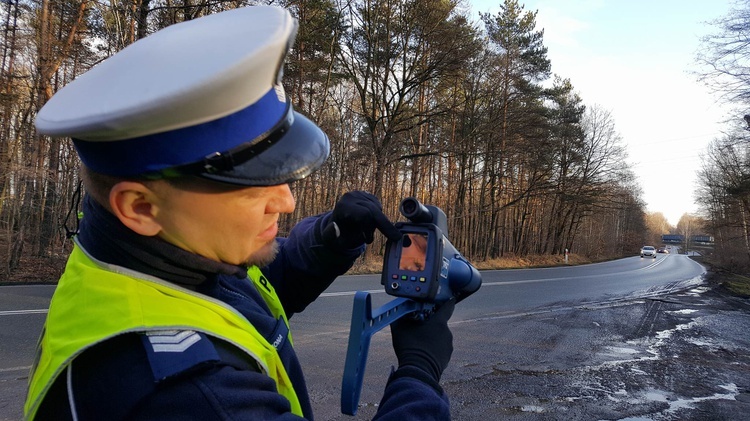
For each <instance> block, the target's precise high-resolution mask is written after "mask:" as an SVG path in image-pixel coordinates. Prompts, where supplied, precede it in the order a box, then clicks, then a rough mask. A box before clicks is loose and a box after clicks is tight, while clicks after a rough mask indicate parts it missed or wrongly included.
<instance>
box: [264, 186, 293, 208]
mask: <svg viewBox="0 0 750 421" xmlns="http://www.w3.org/2000/svg"><path fill="white" fill-rule="evenodd" d="M268 188H269V189H270V191H269V194H270V195H271V197H270V199H269V200H268V204H267V205H266V212H267V213H292V212H293V211H294V205H295V203H294V196H292V190H291V188H290V187H289V184H279V185H278V186H270V187H268Z"/></svg>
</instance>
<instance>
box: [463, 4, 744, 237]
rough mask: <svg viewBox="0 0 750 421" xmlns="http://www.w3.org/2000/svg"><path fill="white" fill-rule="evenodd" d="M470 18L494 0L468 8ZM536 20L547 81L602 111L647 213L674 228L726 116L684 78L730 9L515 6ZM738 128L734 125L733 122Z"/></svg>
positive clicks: (494, 8)
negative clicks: (564, 82) (562, 81)
mask: <svg viewBox="0 0 750 421" xmlns="http://www.w3.org/2000/svg"><path fill="white" fill-rule="evenodd" d="M468 2H469V4H470V7H471V10H472V12H473V13H474V14H475V15H476V14H478V13H479V12H482V13H487V12H489V13H491V14H493V15H495V14H497V13H498V12H499V11H500V7H499V5H500V4H502V2H503V0H469V1H468ZM519 4H522V5H524V10H526V11H537V12H538V13H537V19H536V23H537V29H544V45H545V46H546V47H547V48H548V53H547V57H548V58H549V60H550V62H551V64H552V72H553V73H554V74H557V75H559V76H561V77H563V78H567V79H570V81H571V83H572V84H573V87H574V88H575V90H576V91H577V93H578V94H579V95H580V96H581V98H582V100H583V102H584V104H586V105H587V106H593V105H597V106H598V107H601V108H603V109H605V110H608V111H609V112H610V114H611V116H612V118H613V119H614V122H615V127H616V130H617V131H618V133H619V134H620V136H621V137H622V141H623V144H624V145H625V147H626V150H627V153H628V159H627V161H628V163H629V164H630V166H631V168H632V169H633V172H634V173H635V174H636V176H637V177H638V180H639V184H640V186H641V189H642V191H643V194H642V196H641V198H642V199H643V200H644V202H645V203H646V210H647V211H648V212H661V213H662V214H664V216H665V217H666V218H667V220H668V221H669V223H670V224H672V225H677V222H678V221H679V219H680V217H681V216H682V215H683V214H684V213H699V210H700V209H699V207H698V206H697V205H696V204H695V203H694V196H695V194H694V192H695V189H696V183H697V182H698V177H697V174H696V173H697V171H698V170H699V169H700V166H701V158H700V157H701V155H702V154H703V153H705V151H706V148H707V146H708V145H709V143H710V142H711V140H713V139H715V138H719V137H722V136H723V135H722V132H723V131H727V128H728V123H726V121H727V119H728V118H730V117H732V118H734V116H733V115H732V113H731V112H730V110H729V107H728V106H726V105H725V104H722V103H721V102H719V101H718V95H715V94H713V93H711V91H710V90H709V89H707V88H705V87H704V86H703V85H702V84H701V83H700V82H698V81H697V76H696V75H695V74H694V73H693V72H695V71H697V70H699V67H698V65H697V64H696V60H695V58H696V55H697V53H698V51H699V48H700V39H701V37H703V36H705V35H708V34H711V33H715V32H716V31H717V28H716V27H715V26H712V25H711V24H710V23H709V21H711V20H714V19H717V18H721V17H723V16H726V15H727V14H728V12H729V10H730V9H731V8H732V7H731V6H732V4H733V1H732V0H525V1H524V0H519ZM736 117H737V118H739V119H741V118H742V116H741V115H738V116H736Z"/></svg>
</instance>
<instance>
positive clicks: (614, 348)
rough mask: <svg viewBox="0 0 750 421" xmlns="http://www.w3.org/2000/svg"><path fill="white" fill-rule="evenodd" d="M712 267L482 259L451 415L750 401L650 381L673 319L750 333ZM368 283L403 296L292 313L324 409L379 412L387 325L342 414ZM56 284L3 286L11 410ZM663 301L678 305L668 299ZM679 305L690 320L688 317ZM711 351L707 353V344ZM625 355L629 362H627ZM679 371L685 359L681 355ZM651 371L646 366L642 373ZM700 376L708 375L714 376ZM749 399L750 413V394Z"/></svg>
mask: <svg viewBox="0 0 750 421" xmlns="http://www.w3.org/2000/svg"><path fill="white" fill-rule="evenodd" d="M703 273H704V269H703V267H702V266H700V265H699V264H697V263H696V262H694V261H693V260H691V259H689V258H688V257H686V256H684V255H677V254H669V255H659V256H658V257H657V258H656V259H652V258H640V257H637V256H636V257H631V258H626V259H620V260H616V261H612V262H606V263H599V264H593V265H585V266H575V267H573V266H571V267H560V268H548V269H533V270H502V271H483V272H482V277H483V286H482V288H481V289H480V291H479V292H477V293H476V294H474V295H473V296H471V297H469V298H467V299H466V300H464V301H463V302H462V303H460V304H459V306H457V308H456V312H455V314H454V316H453V318H452V319H451V329H452V330H453V332H454V338H455V352H454V356H453V359H452V361H451V365H450V367H448V369H447V370H446V372H445V374H444V377H443V384H444V385H445V389H446V391H447V392H448V393H449V395H450V396H451V401H452V411H453V418H454V419H466V420H488V419H592V420H601V419H628V420H639V419H733V418H720V417H719V418H711V417H709V418H706V417H705V416H704V417H699V418H691V416H692V415H690V412H689V411H693V410H694V409H695V407H696V406H698V407H701V408H703V407H705V406H706V404H708V403H715V402H723V401H727V402H734V403H738V402H739V403H738V404H739V405H744V403H742V401H743V400H744V398H745V396H746V395H747V394H746V393H745V390H746V389H750V380H749V381H745V383H742V380H741V379H742V377H740V380H736V379H735V380H733V379H730V378H727V379H725V381H723V382H719V383H720V384H713V383H716V382H711V385H710V386H706V387H708V389H706V391H705V392H706V393H708V392H710V391H711V390H713V389H711V387H713V388H714V389H716V388H718V391H715V392H714V393H708V395H706V396H703V395H701V396H698V398H702V400H700V401H699V402H700V404H696V403H695V402H692V401H690V400H689V399H692V397H691V396H689V393H687V392H685V391H684V390H679V389H680V384H682V383H681V381H677V383H675V381H676V380H675V379H677V376H676V375H670V376H668V377H669V378H671V379H672V380H671V383H670V382H669V381H666V382H662V383H664V384H661V383H659V382H658V381H656V380H654V381H653V382H651V383H649V382H646V381H645V380H644V379H645V378H651V377H652V376H657V374H656V373H662V374H661V375H660V376H661V378H664V377H665V374H664V370H661V371H660V370H658V369H656V368H654V369H653V370H651V368H649V367H645V365H647V364H654V365H658V363H660V362H662V360H663V359H662V358H661V356H662V355H663V354H662V353H661V352H662V350H661V348H660V347H665V346H667V345H668V344H670V343H671V342H670V339H671V338H672V337H673V336H674V337H676V336H677V335H671V334H670V335H667V334H666V333H664V332H672V331H675V332H681V333H685V332H687V331H689V330H690V329H688V328H686V327H684V326H690V327H691V328H695V327H696V326H703V329H704V331H705V332H704V333H706V332H707V333H708V334H714V332H721V334H722V335H724V336H726V337H722V338H720V339H721V340H722V341H724V342H726V343H724V342H722V344H723V345H722V349H724V350H729V351H727V352H729V354H732V353H733V352H735V351H733V350H735V349H742V348H741V347H742V346H745V347H746V346H750V343H737V340H738V338H739V340H743V339H742V338H743V337H744V336H746V334H745V333H744V332H747V330H744V331H742V330H738V329H742V327H743V326H747V327H749V328H750V318H748V317H747V316H748V312H747V310H743V309H742V308H741V306H742V303H740V304H739V310H738V309H737V308H734V307H731V306H730V307H726V303H725V302H724V301H722V300H720V299H717V298H715V297H714V301H715V302H714V303H713V304H711V305H708V304H705V303H704V302H703V301H701V300H704V301H705V300H708V299H707V298H706V297H707V295H706V294H707V293H709V294H710V289H709V288H705V287H704V286H703V281H702V280H701V275H702V274H703ZM357 290H364V291H370V292H371V294H372V298H373V305H374V306H376V307H377V306H379V305H381V304H383V303H385V302H387V301H389V300H390V299H391V298H392V297H390V296H388V295H386V294H384V293H383V291H382V287H381V286H380V282H379V276H374V275H373V276H370V275H359V276H345V277H341V278H340V279H338V280H337V281H336V282H335V283H334V284H333V285H332V286H331V288H329V290H327V291H326V292H325V293H324V294H323V295H322V296H321V298H320V299H318V300H317V301H316V302H315V303H313V304H311V305H310V306H309V307H308V309H307V310H306V311H305V312H304V313H301V314H298V315H295V316H294V317H293V318H292V320H291V324H292V330H293V332H294V340H295V347H296V348H297V350H298V353H299V355H300V359H301V360H302V364H303V367H305V369H306V375H307V380H308V388H309V390H310V394H311V397H312V401H313V405H314V408H315V412H316V417H317V419H319V420H333V419H357V420H359V419H370V418H371V417H372V415H373V414H374V412H375V411H376V410H377V404H378V401H379V399H380V395H381V393H382V390H383V387H384V385H385V381H386V378H387V374H388V372H389V370H390V367H391V365H393V364H395V362H396V361H395V356H393V353H392V351H391V348H390V335H389V334H388V332H387V329H385V331H383V332H379V333H378V334H376V335H375V337H374V338H373V341H372V344H371V348H370V355H369V358H368V362H367V370H366V372H365V379H364V387H363V390H362V396H361V399H360V409H359V413H358V415H357V416H356V417H349V416H344V415H341V413H340V406H339V402H340V391H341V376H342V372H343V361H344V357H345V354H346V346H347V338H348V334H349V321H350V318H351V306H352V299H353V294H354V292H355V291H357ZM52 291H53V288H52V287H49V286H26V287H20V286H19V287H0V391H1V392H0V419H2V420H5V419H8V420H12V419H19V417H20V414H21V412H20V407H21V405H22V403H21V402H22V400H23V393H24V388H25V382H26V373H27V370H28V366H29V365H30V364H31V359H32V356H33V348H34V345H35V342H36V338H37V335H38V333H39V331H40V329H41V326H42V323H43V318H44V311H45V309H46V308H47V305H48V303H49V297H50V296H51V294H52ZM694 297H698V298H694ZM665 300H666V301H670V302H672V303H678V304H666V303H665ZM681 300H682V301H684V302H681ZM690 300H695V301H696V302H698V301H700V303H698V304H695V305H696V306H697V305H700V310H695V312H690V311H689V310H692V309H691V308H688V307H690V305H691V304H689V303H688V302H689V301H690ZM709 301H710V300H709ZM686 303H687V304H686ZM673 306H676V307H678V308H677V309H673V308H672V307H673ZM681 311H682V313H680V312H681ZM670 312H671V313H670ZM674 312H677V313H674ZM698 317H705V318H706V320H708V319H710V323H709V322H708V321H704V322H701V323H703V324H699V323H697V322H695V320H693V319H695V318H698ZM681 318H682V319H686V320H687V319H690V320H691V321H687V322H685V323H680V321H681V320H682V319H681ZM678 319H680V320H678ZM735 319H736V320H735ZM727 320H732V324H733V326H735V328H730V327H727V326H726V325H727V323H725V322H724V321H727ZM682 321H684V320H682ZM690 323H693V324H692V325H691V324H690ZM743 323H745V324H746V325H743ZM679 326H683V327H679ZM705 326H710V328H707V327H705ZM675 329H677V330H675ZM666 336H669V337H666ZM704 339H705V338H704ZM706 340H708V339H706ZM712 340H713V339H712ZM717 340H718V339H717ZM696 341H698V342H700V341H699V340H697V339H696ZM712 343H713V342H712ZM673 352H677V351H673ZM736 353H737V355H741V354H740V353H739V351H737V352H736ZM714 354H715V352H714V353H707V355H709V356H710V355H714ZM732 355H733V354H732ZM724 356H726V355H724ZM701 358H703V360H701V359H698V360H695V361H704V360H705V358H706V357H705V356H702V357H701ZM738 358H739V357H738ZM613 361H614V362H613ZM622 361H626V362H624V363H623V362H622ZM615 362H617V363H615ZM732 363H737V364H730V363H726V364H725V365H726V367H724V366H723V365H721V364H718V365H715V368H716V367H718V368H721V367H724V368H728V369H729V368H731V369H734V371H735V372H737V369H738V368H741V370H739V371H738V372H737V375H739V376H743V375H744V378H746V379H750V375H748V371H747V367H750V361H746V362H745V361H732ZM745 363H747V365H744V364H745ZM623 364H625V365H629V366H628V367H629V368H627V369H622V367H623ZM722 364H723V363H722ZM636 366H638V367H636ZM641 366H643V367H641ZM613 367H615V368H616V369H617V370H620V371H622V373H624V374H626V375H624V376H623V378H622V379H621V381H619V383H618V381H615V380H612V379H614V378H615V377H616V376H614V375H613V374H610V375H608V376H607V379H610V380H608V381H611V382H613V383H612V384H611V385H610V386H611V387H610V386H605V385H603V382H602V380H596V379H595V377H597V376H598V375H599V374H600V373H601V371H602V370H605V369H612V370H614V369H615V368H613ZM718 368H717V370H718ZM662 369H663V367H662ZM670 370H671V371H675V372H676V371H680V370H679V364H677V368H674V367H673V368H671V369H670ZM742 370H745V371H744V372H743V371H742ZM639 371H640V372H643V373H644V374H642V375H640V374H639V375H638V376H636V378H633V373H638V372H639ZM649 371H652V372H649ZM668 371H669V370H668ZM682 371H685V370H682ZM687 371H688V373H687V374H690V372H694V371H691V370H687ZM727 371H731V370H727ZM622 373H621V374H622ZM704 374H705V371H704ZM722 375H723V374H722ZM726 375H727V376H730V374H726ZM628 376H629V377H628ZM699 380H702V382H703V383H705V379H699ZM695 381H696V380H695V379H693V380H691V381H690V382H693V383H694V382H695ZM639 382H640V383H639ZM641 383H643V384H641ZM670 384H671V385H672V387H671V388H670V386H669V385H670ZM686 384H687V383H686ZM672 389H674V390H672ZM709 389H710V390H709ZM703 398H705V399H703ZM670 399H672V400H671V401H670ZM681 399H682V400H681ZM672 402H683V403H684V405H682V406H675V405H672ZM665 405H666V406H667V408H666V409H664V408H663V407H664V406H665ZM701 405H702V406H701ZM725 406H726V405H725ZM722 408H724V407H722ZM731 409H732V408H730V409H727V408H724V409H723V410H727V411H729V410H731ZM744 409H745V410H746V412H750V407H747V406H745V407H744ZM685 411H687V415H685V414H686V412H685ZM649 414H650V415H649ZM717 414H718V412H717ZM703 415H705V414H704V413H703ZM639 416H647V417H645V418H638V417H639ZM673 416H675V417H677V418H674V417H673ZM659 417H661V418H659ZM671 417H672V418H671Z"/></svg>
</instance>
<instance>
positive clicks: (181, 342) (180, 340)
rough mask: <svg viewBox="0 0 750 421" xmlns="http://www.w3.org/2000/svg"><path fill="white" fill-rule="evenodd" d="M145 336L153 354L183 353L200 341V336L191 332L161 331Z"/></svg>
mask: <svg viewBox="0 0 750 421" xmlns="http://www.w3.org/2000/svg"><path fill="white" fill-rule="evenodd" d="M147 335H148V341H149V342H150V343H151V347H152V348H153V349H154V352H184V351H185V350H186V349H188V348H190V346H191V345H193V344H194V343H196V342H198V341H200V340H201V337H200V335H198V333H196V332H194V331H192V330H162V331H159V332H150V333H147Z"/></svg>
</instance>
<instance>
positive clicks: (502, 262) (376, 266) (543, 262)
mask: <svg viewBox="0 0 750 421" xmlns="http://www.w3.org/2000/svg"><path fill="white" fill-rule="evenodd" d="M586 263H592V261H591V260H589V259H587V258H585V257H582V256H579V255H577V254H571V255H569V256H568V263H567V264H568V265H583V264H586ZM471 264H472V265H474V267H476V268H477V269H479V270H490V269H523V268H539V267H552V266H564V265H566V263H565V256H563V255H533V256H509V255H506V256H504V257H502V258H497V259H491V260H486V261H481V262H471ZM382 270H383V260H382V258H381V257H378V256H367V257H365V258H363V259H359V260H357V262H356V263H355V264H354V266H353V267H352V268H351V269H350V270H349V272H347V273H349V274H372V273H380V272H381V271H382Z"/></svg>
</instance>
